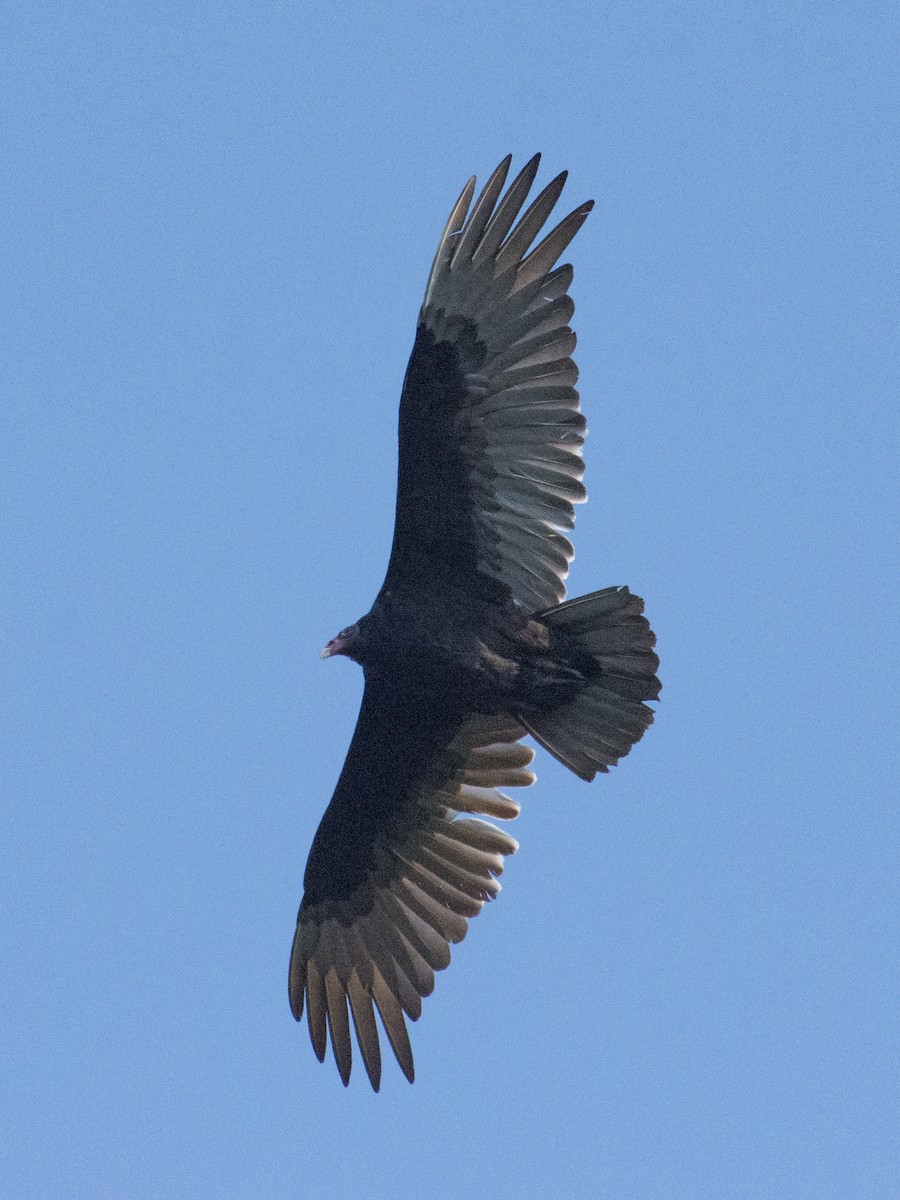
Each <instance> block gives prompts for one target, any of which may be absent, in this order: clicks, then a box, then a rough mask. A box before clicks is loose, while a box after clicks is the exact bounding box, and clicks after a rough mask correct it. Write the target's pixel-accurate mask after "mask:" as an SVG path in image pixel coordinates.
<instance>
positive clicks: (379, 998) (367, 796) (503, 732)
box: [289, 677, 534, 1091]
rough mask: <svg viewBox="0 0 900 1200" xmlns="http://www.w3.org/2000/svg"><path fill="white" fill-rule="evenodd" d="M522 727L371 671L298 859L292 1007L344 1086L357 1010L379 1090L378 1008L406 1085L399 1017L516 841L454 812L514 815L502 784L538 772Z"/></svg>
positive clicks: (488, 890) (491, 885) (446, 956)
mask: <svg viewBox="0 0 900 1200" xmlns="http://www.w3.org/2000/svg"><path fill="white" fill-rule="evenodd" d="M522 736H524V730H523V729H522V728H521V726H519V725H517V724H516V722H515V721H514V720H512V719H511V718H507V717H485V716H474V717H473V716H466V715H464V714H456V715H454V716H448V713H447V711H446V708H445V707H444V708H442V701H441V698H440V697H434V698H432V699H430V700H429V698H428V697H427V696H424V695H423V696H420V697H416V698H415V699H410V698H409V697H408V696H406V697H404V696H403V695H402V694H401V693H400V692H398V691H397V689H396V685H394V684H392V683H389V682H388V681H386V680H382V679H379V678H377V677H376V678H374V679H370V680H367V683H366V690H365V694H364V696H363V703H362V708H361V710H360V714H359V721H358V722H357V726H356V731H355V733H354V735H353V741H352V743H351V746H350V750H349V752H348V755H347V760H346V763H345V764H344V769H343V771H342V773H341V777H340V779H339V780H338V785H337V788H336V790H335V793H334V796H333V798H332V800H331V803H330V804H329V806H328V809H327V810H326V812H325V815H324V817H323V818H322V822H321V824H320V825H319V829H318V831H317V833H316V836H315V839H314V841H313V846H312V850H311V851H310V855H309V861H308V863H307V866H306V875H305V877H304V889H305V890H304V896H303V902H302V903H301V905H300V912H299V914H298V916H297V932H296V935H295V937H294V946H293V950H292V952H291V966H290V981H289V990H290V1000H291V1009H292V1011H293V1013H294V1016H295V1017H296V1018H297V1020H298V1021H299V1020H300V1018H301V1016H302V1015H303V1009H304V1006H305V1008H306V1015H307V1020H308V1022H309V1032H310V1037H311V1039H312V1044H313V1047H314V1049H315V1052H316V1054H317V1056H318V1058H319V1060H320V1061H322V1059H323V1058H324V1056H325V1046H326V1040H327V1036H326V1028H327V1030H328V1031H330V1034H331V1045H332V1049H333V1050H334V1057H335V1061H336V1063H337V1066H338V1070H339V1071H340V1075H341V1079H342V1080H343V1081H344V1083H345V1084H346V1083H347V1082H348V1081H349V1078H350V1067H351V1062H352V1051H351V1042H350V1018H352V1020H353V1024H354V1026H355V1029H356V1038H357V1042H358V1044H359V1048H360V1051H361V1053H362V1058H363V1062H364V1063H365V1067H366V1071H367V1072H368V1075H369V1079H370V1081H371V1083H372V1087H373V1088H374V1089H375V1090H376V1091H377V1090H378V1087H379V1083H380V1079H381V1051H380V1047H379V1039H378V1030H377V1027H376V1023H375V1015H374V1010H376V1009H377V1011H378V1013H379V1015H380V1017H381V1022H382V1025H383V1026H384V1030H385V1032H386V1033H387V1036H388V1040H389V1042H390V1044H391V1046H392V1047H393V1050H394V1054H395V1055H396V1056H397V1061H398V1062H399V1063H400V1066H401V1067H402V1069H403V1072H404V1074H405V1075H406V1077H407V1079H409V1081H410V1082H412V1079H413V1057H412V1050H411V1049H410V1044H409V1037H408V1034H407V1029H406V1023H405V1018H404V1014H405V1016H408V1017H409V1018H411V1019H412V1020H413V1021H415V1020H416V1019H417V1018H418V1016H419V1014H420V1012H421V1006H422V997H423V996H427V995H429V994H430V993H431V991H432V989H433V987H434V973H435V971H439V970H442V969H443V968H444V967H446V966H447V964H448V963H449V961H450V943H451V942H459V941H461V940H462V938H463V937H465V934H466V930H467V923H468V918H470V917H474V916H476V915H477V914H478V913H479V912H480V911H481V909H482V907H483V905H484V902H485V901H486V900H490V899H492V898H493V897H494V896H495V895H496V894H497V892H499V890H500V885H499V883H498V882H497V879H496V877H497V876H498V875H500V874H501V872H502V871H503V856H504V855H507V854H512V853H513V852H514V851H515V850H516V849H517V844H516V842H515V841H514V839H513V838H511V837H510V836H509V835H508V834H506V833H503V832H501V830H499V829H497V828H496V827H495V826H493V825H490V824H488V823H487V822H485V821H481V820H474V819H472V818H471V817H468V816H460V815H459V814H460V813H472V814H479V815H484V816H491V817H498V818H500V819H502V820H509V819H511V818H512V817H515V816H516V815H517V814H518V811H519V806H518V805H517V804H516V803H515V802H514V801H513V800H510V799H509V797H508V796H505V795H503V794H502V793H501V792H500V791H498V790H497V789H498V788H500V787H521V786H523V785H527V784H530V783H533V782H534V775H533V774H532V773H531V772H530V771H528V770H526V767H527V765H528V763H529V762H531V759H532V758H533V751H532V750H530V749H529V748H528V747H526V746H522V745H521V744H519V743H518V741H517V739H518V738H520V737H522ZM348 1002H349V1017H348Z"/></svg>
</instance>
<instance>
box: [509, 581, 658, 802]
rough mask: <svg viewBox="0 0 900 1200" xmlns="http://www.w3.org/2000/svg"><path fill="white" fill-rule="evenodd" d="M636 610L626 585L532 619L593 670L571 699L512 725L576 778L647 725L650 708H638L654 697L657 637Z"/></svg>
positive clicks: (615, 754) (621, 750) (639, 603)
mask: <svg viewBox="0 0 900 1200" xmlns="http://www.w3.org/2000/svg"><path fill="white" fill-rule="evenodd" d="M643 611H644V602H643V600H642V599H641V598H640V596H635V595H633V594H632V593H631V592H629V590H628V588H626V587H621V588H619V587H610V588H604V589H603V590H602V591H600V592H591V594H590V595H589V596H580V597H579V598H578V599H577V600H567V601H566V602H565V604H559V605H557V606H556V607H555V608H550V609H547V611H546V612H543V613H541V614H539V615H540V618H541V620H543V621H544V622H546V624H547V625H550V626H551V627H552V628H554V629H558V630H560V631H561V632H564V633H565V634H566V635H568V636H569V637H570V638H571V639H572V640H573V642H574V643H575V646H576V647H577V648H578V649H579V650H580V651H581V652H582V653H585V654H587V655H588V656H589V657H590V659H592V660H593V664H594V666H595V668H596V670H595V672H590V673H589V674H588V677H587V679H586V681H585V683H584V684H583V686H582V688H581V690H580V691H579V693H578V695H577V696H576V697H575V699H574V700H570V701H568V702H567V703H565V704H563V705H560V706H558V707H556V708H552V709H550V710H548V711H546V712H540V713H534V712H533V711H532V712H529V713H528V715H527V719H525V718H523V717H521V716H519V720H520V721H521V722H522V724H523V725H524V726H525V727H526V729H527V730H528V732H529V733H530V734H532V736H533V737H534V738H535V739H536V740H537V741H538V742H540V744H541V745H542V746H543V747H544V748H545V749H546V750H549V751H550V753H551V754H552V755H553V756H554V757H555V758H558V759H559V761H560V762H561V763H563V764H564V765H565V766H567V767H569V768H570V770H572V771H574V772H575V774H576V775H580V776H581V778H582V779H588V780H590V779H593V778H594V776H595V775H596V773H597V772H598V771H608V770H609V768H610V766H612V765H613V764H614V763H616V762H618V760H619V759H620V758H623V757H624V756H625V755H626V754H627V753H628V751H629V750H630V749H631V747H632V746H633V745H634V743H635V742H637V741H639V740H640V738H641V737H642V736H643V733H644V730H645V729H647V727H648V726H649V725H650V724H651V723H652V721H653V712H652V710H651V709H649V708H648V707H647V705H646V704H644V703H642V702H643V701H644V700H655V699H656V698H657V696H658V695H659V690H660V686H661V685H660V682H659V680H658V679H657V678H656V670H657V668H658V667H659V659H658V658H657V656H656V654H655V653H654V651H653V646H654V645H655V643H656V637H655V635H654V633H653V630H652V629H651V628H650V625H649V623H648V621H647V618H646V617H644V616H643V615H642V614H643ZM517 715H518V714H517Z"/></svg>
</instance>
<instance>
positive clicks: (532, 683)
mask: <svg viewBox="0 0 900 1200" xmlns="http://www.w3.org/2000/svg"><path fill="white" fill-rule="evenodd" d="M538 161H539V157H538V156H537V155H536V156H535V157H534V158H533V159H532V160H531V161H530V162H529V163H528V164H527V165H526V166H525V168H524V169H523V170H522V171H521V172H520V174H519V175H518V176H517V177H516V178H515V179H514V180H513V182H512V183H511V184H510V185H509V187H508V188H507V189H506V191H505V192H504V190H503V189H504V186H505V184H506V178H507V174H508V171H509V166H510V159H509V158H506V159H504V160H503V162H502V163H501V164H500V165H499V166H498V167H497V169H496V170H495V171H494V173H493V174H492V175H491V177H490V179H489V180H488V182H487V183H486V184H485V186H484V188H483V190H482V192H481V193H480V195H479V196H478V198H477V199H476V200H475V202H474V204H473V203H472V199H473V196H474V194H475V180H474V179H471V180H469V182H468V183H467V184H466V186H465V188H464V189H463V192H462V194H461V195H460V198H459V200H458V201H457V203H456V205H455V206H454V208H453V210H452V212H451V214H450V218H449V220H448V222H447V225H446V227H445V229H444V232H443V234H442V236H441V239H440V241H439V243H438V248H437V253H436V254H435V258H434V263H433V266H432V269H431V273H430V275H429V278H428V283H427V286H426V290H425V299H424V302H423V305H422V309H421V311H420V314H419V323H418V329H417V332H416V339H415V344H414V346H413V351H412V356H411V358H410V361H409V366H408V367H407V371H406V378H405V380H404V384H403V394H402V397H401V402H400V428H399V441H400V447H399V468H398V482H397V509H396V520H395V528H394V540H393V545H392V548H391V556H390V561H389V564H388V570H387V575H386V577H385V580H384V584H383V586H382V588H381V591H380V592H379V594H378V597H377V599H376V601H375V604H374V605H373V607H372V609H371V611H370V612H369V613H368V614H367V615H366V616H365V617H363V618H362V619H361V620H360V621H359V622H358V623H357V624H356V625H354V626H351V627H350V628H349V629H347V630H344V631H343V632H342V633H341V634H339V635H338V637H337V638H335V639H333V640H332V641H331V642H329V644H328V646H327V647H326V649H325V650H324V651H323V654H324V655H326V656H327V655H329V654H346V655H348V656H350V657H352V658H354V659H356V661H358V662H359V663H361V664H362V666H363V669H364V672H365V681H366V682H365V692H364V695H363V702H362V707H361V709H360V714H359V720H358V722H357V726H356V731H355V733H354V735H353V740H352V742H351V745H350V749H349V752H348V754H347V759H346V762H345V764H344V768H343V770H342V772H341V776H340V779H339V780H338V784H337V788H336V790H335V793H334V796H333V797H332V800H331V803H330V804H329V805H328V808H327V810H326V812H325V815H324V817H323V818H322V822H321V824H320V826H319V829H318V831H317V833H316V836H315V839H314V841H313V846H312V849H311V851H310V855H309V861H308V863H307V867H306V873H305V876H304V896H303V901H302V903H301V905H300V912H299V914H298V919H297V931H296V935H295V938H294V945H293V950H292V954H291V966H290V981H289V990H290V1000H291V1008H292V1011H293V1013H294V1016H295V1017H296V1018H297V1019H298V1020H299V1019H300V1018H301V1016H302V1015H303V1012H304V1009H305V1011H306V1016H307V1021H308V1024H309V1032H310V1037H311V1040H312V1043H313V1047H314V1049H315V1052H316V1054H317V1055H318V1057H319V1058H320V1059H322V1058H323V1057H324V1055H325V1050H326V1045H327V1042H328V1040H329V1037H330V1040H331V1045H332V1049H333V1052H334V1057H335V1061H336V1063H337V1066H338V1070H339V1072H340V1075H341V1078H342V1080H343V1081H344V1083H347V1082H348V1080H349V1077H350V1070H351V1065H352V1046H351V1033H350V1030H351V1024H352V1026H353V1029H354V1030H355V1033H356V1040H357V1044H358V1046H359V1049H360V1053H361V1055H362V1059H363V1063H364V1065H365V1068H366V1071H367V1073H368V1076H369V1079H370V1081H371V1083H372V1086H373V1087H374V1088H375V1089H376V1091H377V1090H378V1087H379V1084H380V1078H381V1051H380V1046H379V1037H378V1029H377V1024H376V1020H375V1013H376V1012H377V1013H378V1016H379V1018H380V1020H381V1023H382V1026H383V1028H384V1031H385V1033H386V1035H387V1038H388V1041H389V1043H390V1045H391V1047H392V1049H393V1051H394V1054H395V1056H396V1058H397V1060H398V1062H399V1064H400V1066H401V1068H402V1070H403V1072H404V1074H405V1075H406V1076H407V1078H408V1079H409V1080H410V1081H411V1080H412V1078H413V1058H412V1051H411V1048H410V1043H409V1037H408V1032H407V1028H406V1018H409V1019H411V1020H416V1019H417V1018H418V1016H419V1014H420V1012H421V1001H422V997H423V996H427V995H428V994H429V993H430V992H431V990H432V988H433V986H434V973H435V971H439V970H442V969H443V968H444V967H446V966H447V964H448V962H449V961H450V944H451V943H453V942H458V941H460V940H461V939H462V937H464V935H465V933H466V930H467V928H468V921H469V920H470V919H471V918H472V917H473V916H476V915H477V914H478V913H479V912H480V911H481V908H482V907H483V905H484V903H485V902H486V901H488V900H490V899H492V898H493V897H494V896H496V895H497V893H498V892H499V890H500V885H499V883H498V882H497V877H498V876H499V875H500V874H501V873H502V871H503V859H504V857H505V856H506V855H509V854H512V853H513V852H514V851H515V849H516V842H515V841H514V840H513V839H512V838H511V837H509V835H508V834H506V833H504V832H502V831H501V830H499V829H498V828H497V827H496V826H494V825H491V824H490V823H488V822H487V821H484V820H483V819H482V818H483V817H492V818H494V819H500V820H508V819H510V818H512V817H514V816H515V815H516V814H517V813H518V805H517V804H516V802H515V801H513V800H512V799H510V798H509V797H508V796H506V795H505V794H504V792H502V791H501V790H499V789H501V788H513V787H522V786H526V785H528V784H530V783H532V782H533V781H534V775H533V774H532V773H531V772H530V771H529V770H528V769H527V767H528V764H529V763H530V761H531V759H532V757H533V752H532V751H531V750H530V749H529V748H527V747H525V746H523V745H521V744H520V741H519V739H520V738H522V737H524V736H525V734H526V732H529V733H531V734H533V736H534V737H535V738H536V739H537V740H538V741H539V742H540V744H541V745H543V746H545V747H546V748H547V749H548V750H549V751H550V752H551V753H552V754H554V755H555V756H556V757H557V758H558V759H559V760H560V761H561V762H563V763H565V764H566V765H567V766H569V767H570V768H571V769H572V770H573V771H575V772H576V773H577V774H579V775H580V776H582V778H585V779H592V778H593V777H594V775H595V774H596V772H598V771H606V770H607V769H608V767H609V766H610V765H611V764H612V763H614V762H616V761H617V760H618V759H619V758H620V757H622V756H623V755H624V754H627V753H628V750H629V749H630V748H631V746H632V745H633V744H634V742H636V741H637V740H638V739H639V738H640V737H641V735H642V734H643V732H644V730H645V729H646V728H647V726H648V725H649V724H650V722H651V721H652V719H653V714H652V712H651V710H650V709H649V708H648V707H647V705H646V704H645V703H644V701H645V700H652V699H655V698H656V697H657V695H658V693H659V681H658V679H657V678H656V675H655V672H656V668H657V666H658V660H657V658H656V655H655V653H654V651H653V644H654V640H655V639H654V637H653V633H652V631H651V630H650V627H649V625H648V624H647V621H646V619H645V618H644V617H643V615H642V610H643V601H641V600H640V598H639V597H637V596H634V595H632V594H631V593H630V592H629V591H628V589H627V588H607V589H605V590H604V591H601V592H595V593H593V594H592V595H591V596H586V597H582V598H580V599H578V600H574V601H570V602H568V603H562V601H563V598H564V596H565V579H566V575H567V573H568V568H569V563H570V562H571V560H572V556H573V551H572V546H571V543H570V542H569V540H568V538H567V537H566V536H565V534H564V533H563V532H562V531H563V530H569V529H571V528H572V527H573V525H574V508H573V505H574V504H576V503H579V502H581V501H582V500H584V499H585V496H586V493H585V490H584V486H583V484H582V482H581V479H582V475H583V473H584V464H583V462H582V457H581V447H582V444H583V441H584V434H585V421H584V417H583V416H582V414H581V411H580V407H579V400H578V393H577V391H576V390H575V386H574V385H575V382H576V380H577V377H578V372H577V368H576V367H575V364H574V362H573V361H572V358H571V354H572V351H573V350H574V347H575V334H574V333H573V332H572V330H571V328H570V327H569V321H570V319H571V316H572V312H573V308H574V306H573V304H572V301H571V299H570V297H569V296H568V294H567V291H568V287H569V284H570V283H571V280H572V268H571V267H570V266H568V265H564V266H561V267H557V266H556V264H557V261H558V259H559V257H560V256H561V255H562V253H563V252H564V250H565V249H566V247H567V246H568V244H569V242H570V241H571V240H572V238H573V237H574V236H575V234H576V233H577V232H578V229H579V228H580V227H581V225H582V223H583V221H584V220H585V218H586V216H587V214H588V213H589V211H590V209H591V207H592V202H588V203H586V204H582V205H581V206H580V207H579V208H576V209H575V210H574V211H573V212H571V213H570V214H569V215H568V216H567V217H565V218H564V219H563V220H562V221H560V222H559V223H558V224H557V225H556V226H555V227H553V228H552V229H551V230H550V232H549V233H547V234H546V235H545V236H543V237H542V238H540V240H537V239H538V238H539V237H540V234H541V231H542V230H543V228H544V226H545V223H546V222H547V220H548V217H549V215H550V212H551V210H552V209H553V207H554V205H555V203H556V201H557V200H558V199H559V196H560V193H561V192H562V188H563V185H564V183H565V178H566V177H565V174H564V173H563V174H562V175H559V176H557V177H556V179H554V180H553V181H552V182H551V183H550V184H549V185H548V186H547V187H546V188H544V190H543V191H542V192H541V193H540V194H539V195H538V196H537V198H536V199H535V200H534V201H533V202H532V203H531V204H530V206H529V207H528V208H527V209H526V210H525V212H524V213H523V212H522V209H523V207H524V205H525V202H526V199H527V197H528V193H529V191H530V189H531V185H532V183H533V182H534V178H535V175H536V172H537V167H538ZM535 242H537V244H535Z"/></svg>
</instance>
